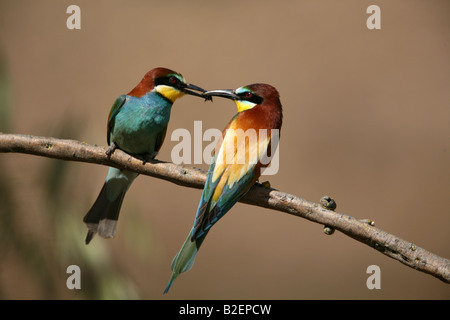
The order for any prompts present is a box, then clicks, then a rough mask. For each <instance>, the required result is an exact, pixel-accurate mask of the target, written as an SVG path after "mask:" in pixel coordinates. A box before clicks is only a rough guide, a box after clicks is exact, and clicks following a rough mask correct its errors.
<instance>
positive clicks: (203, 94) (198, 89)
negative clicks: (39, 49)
mask: <svg viewBox="0 0 450 320" xmlns="http://www.w3.org/2000/svg"><path fill="white" fill-rule="evenodd" d="M180 89H181V91H183V92H184V93H186V94H190V95H191V96H196V97H200V98H203V99H205V100H211V101H212V98H211V97H210V96H206V95H205V92H206V90H205V89H203V88H200V87H197V86H196V85H193V84H190V83H186V84H184V85H183V87H181V88H180ZM189 89H190V90H189ZM191 90H195V91H199V92H201V93H198V92H195V91H191Z"/></svg>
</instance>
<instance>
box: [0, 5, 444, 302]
mask: <svg viewBox="0 0 450 320" xmlns="http://www.w3.org/2000/svg"><path fill="white" fill-rule="evenodd" d="M70 4H76V5H78V6H80V8H81V30H68V29H67V28H66V19H67V18H68V16H69V14H67V13H66V8H67V7H68V6H69V5H70ZM371 4H377V5H379V6H380V8H381V27H382V29H381V30H369V29H368V28H367V27H366V20H367V18H368V17H369V15H368V14H366V8H367V7H368V6H369V5H371ZM449 17H450V2H449V1H447V0H442V1H440V0H432V1H421V0H417V1H413V0H407V1H406V0H398V1H380V0H377V1H375V0H374V1H361V0H352V1H350V0H345V1H332V0H327V1H325V0H320V1H298V0H295V1H282V2H280V1H226V2H224V1H205V0H203V1H200V0H196V1H169V2H163V1H137V0H135V1H127V2H125V1H106V0H102V1H100V0H97V1H87V0H84V1H83V0H78V1H42V0H39V1H23V0H20V1H12V0H1V1H0V59H1V60H0V62H1V88H2V91H1V103H2V105H1V108H0V110H1V112H0V117H1V119H0V120H1V121H0V125H1V126H2V127H1V128H0V131H3V132H13V133H23V134H32V135H41V136H55V137H59V138H70V139H78V140H81V141H85V142H87V143H89V144H97V145H105V144H106V134H105V132H106V128H105V124H106V119H107V115H108V112H109V109H110V107H111V105H112V103H113V101H114V100H115V98H116V97H117V96H119V95H120V94H122V93H127V92H128V91H130V90H131V89H132V88H133V87H134V86H135V85H136V84H137V83H138V82H139V81H140V79H141V78H142V76H143V75H144V74H145V73H146V72H147V71H148V70H150V69H152V68H153V67H157V66H164V67H168V68H171V69H174V70H176V71H179V72H181V73H182V74H183V75H184V76H185V77H186V79H187V81H189V82H192V83H194V84H197V85H199V86H202V87H204V88H206V89H209V90H212V89H222V88H237V87H239V86H241V85H246V84H250V83H253V82H266V83H270V84H272V85H274V86H275V87H277V88H278V90H279V91H280V94H281V99H282V103H283V106H284V124H283V128H282V138H281V144H280V166H281V167H280V170H279V172H278V174H277V175H275V176H272V177H269V180H270V182H271V183H272V186H273V187H275V188H277V189H279V190H282V191H286V192H289V193H292V194H295V195H298V196H301V197H303V198H305V199H308V200H311V201H319V199H320V197H321V196H323V195H325V194H326V195H330V196H332V197H333V198H335V199H336V201H337V204H338V208H337V210H338V211H339V212H342V213H345V214H348V215H351V216H355V217H359V218H371V219H373V220H375V222H376V225H377V227H379V228H381V229H383V230H386V231H388V232H391V233H393V234H395V235H397V236H399V237H401V238H404V239H407V240H409V241H411V242H413V243H415V244H416V245H418V246H421V247H423V248H425V249H427V250H429V251H431V252H433V253H435V254H438V255H440V256H443V257H446V258H450V233H449V231H448V228H449V226H450V212H449V210H450V209H449V206H448V201H449V198H450V169H449V164H450V139H449V138H450V19H449ZM235 112H236V108H235V106H234V104H232V103H231V102H230V101H225V100H223V99H215V101H214V103H213V104H211V103H203V102H202V101H201V100H199V99H196V98H193V97H189V96H188V97H185V98H183V99H181V100H180V101H177V102H176V103H175V105H174V108H173V112H172V118H171V123H170V126H169V132H168V136H167V138H166V141H165V144H164V145H163V147H162V151H161V153H160V155H159V156H158V158H159V159H161V160H170V151H171V149H172V147H173V146H174V145H176V144H177V143H178V142H173V141H170V134H171V132H172V131H173V130H174V129H176V128H186V129H188V130H190V131H191V130H193V123H194V121H195V120H202V121H203V129H204V130H206V129H208V128H219V129H222V128H223V127H224V126H225V125H226V123H227V122H228V121H229V120H230V118H231V117H232V116H233V115H234V114H235ZM206 145H207V143H205V144H204V146H206ZM202 167H203V168H206V166H205V165H203V166H202ZM106 172H107V168H106V167H102V166H98V165H93V164H85V163H76V162H63V161H57V160H51V159H46V158H40V157H35V156H28V155H22V154H0V206H1V207H0V213H1V217H0V219H1V221H0V224H1V227H0V298H3V299H47V298H51V299H60V298H68V299H86V298H95V299H102V298H121V299H128V298H143V299H449V298H450V287H449V286H448V285H446V284H444V283H443V282H441V281H439V280H437V279H435V278H433V277H432V276H430V275H426V274H423V273H420V272H418V271H415V270H412V269H410V268H408V267H406V266H404V265H402V264H401V263H399V262H397V261H394V260H392V259H389V258H387V257H386V256H384V255H382V254H381V253H379V252H377V251H375V250H373V249H371V248H369V247H367V246H365V245H363V244H361V243H359V242H356V241H354V240H352V239H350V238H348V237H346V236H344V235H342V234H340V233H339V232H336V233H335V234H334V235H333V236H331V237H329V236H326V235H324V234H323V233H322V226H320V225H317V224H314V223H311V222H308V221H306V220H303V219H301V218H297V217H293V216H289V215H287V214H284V213H280V212H275V211H270V210H267V209H262V208H258V207H253V206H248V205H244V204H237V205H236V206H235V207H234V208H233V209H232V210H231V211H230V212H229V213H228V214H227V215H226V216H225V218H223V219H222V220H221V221H220V222H219V223H218V224H217V225H215V227H214V228H213V231H212V232H210V234H209V235H208V238H207V240H206V242H205V244H204V245H203V247H202V249H201V251H200V253H199V255H198V257H197V261H196V263H195V266H194V268H193V269H192V270H191V271H189V272H188V273H185V274H183V275H181V276H180V277H179V278H178V279H177V280H176V282H175V284H174V286H173V288H172V289H171V292H170V293H169V295H162V292H163V290H164V288H165V286H166V283H167V281H168V279H169V276H170V264H171V261H172V258H173V257H174V255H175V254H176V253H177V252H178V250H179V248H180V246H181V244H182V243H183V241H184V239H185V237H186V235H187V233H188V231H189V229H190V228H191V226H192V223H193V220H194V216H195V211H196V208H197V204H198V200H199V198H200V195H201V190H196V189H188V188H182V187H179V186H176V185H174V184H171V183H169V182H165V181H161V180H156V179H153V178H150V177H146V176H140V177H139V178H138V179H137V180H136V181H135V183H134V184H133V186H132V187H131V189H130V190H129V192H128V194H127V196H126V198H125V201H124V204H123V208H122V212H121V219H120V221H119V230H118V234H117V236H116V238H115V239H113V240H104V239H101V238H98V237H97V238H95V239H94V240H93V241H92V243H91V244H90V245H89V246H85V245H84V237H85V232H86V230H85V227H84V224H83V223H82V218H83V216H84V214H85V213H86V211H87V210H88V209H89V207H90V206H91V204H92V202H93V201H94V200H95V198H96V197H97V195H98V192H99V191H100V188H101V186H102V184H103V182H104V179H105V177H106ZM72 264H75V265H78V266H80V268H81V286H82V289H81V290H73V291H71V290H68V289H67V287H66V279H67V277H68V274H66V268H67V266H69V265H72ZM370 265H378V266H379V267H380V268H381V289H380V290H369V289H367V287H366V280H367V278H368V276H369V275H368V274H366V269H367V267H368V266H370Z"/></svg>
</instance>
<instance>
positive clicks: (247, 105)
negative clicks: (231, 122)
mask: <svg viewBox="0 0 450 320" xmlns="http://www.w3.org/2000/svg"><path fill="white" fill-rule="evenodd" d="M235 102H236V105H237V108H238V112H241V111H245V110H248V109H251V108H253V107H254V106H256V103H253V102H250V101H246V100H242V101H238V100H236V101H235Z"/></svg>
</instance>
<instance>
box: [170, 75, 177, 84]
mask: <svg viewBox="0 0 450 320" xmlns="http://www.w3.org/2000/svg"><path fill="white" fill-rule="evenodd" d="M169 81H170V83H172V84H175V83H177V78H176V77H170V78H169Z"/></svg>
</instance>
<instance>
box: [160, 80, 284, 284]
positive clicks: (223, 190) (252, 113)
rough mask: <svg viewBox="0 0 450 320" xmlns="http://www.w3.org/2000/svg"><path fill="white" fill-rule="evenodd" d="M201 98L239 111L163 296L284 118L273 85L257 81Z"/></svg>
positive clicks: (257, 171)
mask: <svg viewBox="0 0 450 320" xmlns="http://www.w3.org/2000/svg"><path fill="white" fill-rule="evenodd" d="M205 95H206V96H219V97H224V98H228V99H231V100H234V102H235V103H236V105H237V109H238V113H237V114H236V115H235V116H234V117H233V118H232V119H231V121H230V122H229V123H228V125H227V127H226V128H225V129H224V131H223V132H222V140H221V141H219V143H218V144H217V146H216V148H215V153H214V156H213V159H212V162H211V165H210V167H209V170H208V175H207V179H206V183H205V187H204V189H203V193H202V196H201V199H200V203H199V205H198V209H197V214H196V217H195V221H194V226H193V227H192V229H191V231H190V233H189V235H188V237H187V239H186V241H185V242H184V244H183V246H182V247H181V250H180V251H179V252H178V254H177V255H176V256H175V258H174V259H173V261H172V275H171V277H170V280H169V284H168V285H167V287H166V289H165V291H164V293H167V292H168V291H169V289H170V287H171V286H172V284H173V281H174V280H175V279H176V277H177V276H178V275H179V274H180V273H182V272H186V271H188V270H189V269H191V268H192V266H193V264H194V261H195V258H196V255H197V252H198V250H199V249H200V246H201V244H202V243H203V240H205V237H206V235H207V234H208V232H209V230H210V228H211V227H212V226H213V225H214V224H215V223H216V222H217V221H218V220H219V219H220V218H222V217H223V216H224V215H225V214H226V213H227V212H228V211H229V210H230V209H231V207H232V206H233V205H234V204H235V203H236V202H237V201H239V199H241V198H242V197H243V196H244V195H245V194H246V193H247V192H248V190H249V189H250V188H251V186H253V184H254V183H255V182H256V181H257V180H258V178H259V177H260V175H261V168H263V167H267V166H268V165H269V162H270V160H269V161H267V159H265V161H263V158H264V157H266V156H267V151H268V149H269V148H270V150H275V149H276V145H271V144H277V143H278V139H279V130H280V128H281V123H282V118H283V115H282V107H281V102H280V97H279V94H278V91H277V90H276V89H275V88H274V87H273V86H271V85H268V84H261V83H257V84H251V85H248V86H244V87H240V88H238V89H236V90H234V91H233V90H214V91H208V92H206V93H205ZM239 129H240V130H239ZM249 132H250V133H249ZM252 138H253V139H252ZM236 140H237V143H236ZM272 155H273V153H272Z"/></svg>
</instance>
